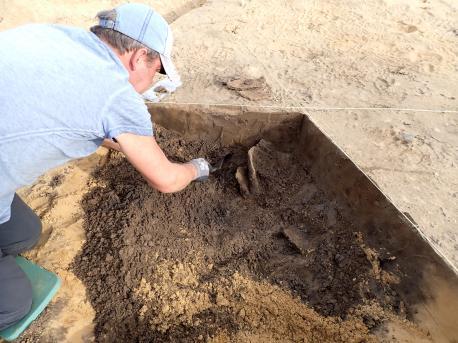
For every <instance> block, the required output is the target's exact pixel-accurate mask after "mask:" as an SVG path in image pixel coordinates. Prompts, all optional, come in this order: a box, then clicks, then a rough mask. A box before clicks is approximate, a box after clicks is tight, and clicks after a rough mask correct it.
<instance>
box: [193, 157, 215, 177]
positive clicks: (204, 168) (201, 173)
mask: <svg viewBox="0 0 458 343" xmlns="http://www.w3.org/2000/svg"><path fill="white" fill-rule="evenodd" d="M189 163H190V164H192V165H193V166H194V167H195V168H196V170H197V177H196V179H195V181H205V180H207V179H208V176H209V175H210V169H211V165H210V163H208V162H207V161H206V160H205V159H203V158H196V159H194V160H191V162H189Z"/></svg>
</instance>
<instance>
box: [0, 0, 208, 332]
mask: <svg viewBox="0 0 458 343" xmlns="http://www.w3.org/2000/svg"><path fill="white" fill-rule="evenodd" d="M98 19H99V25H97V26H95V27H93V28H91V31H92V32H86V31H85V30H81V29H77V28H69V27H64V26H57V25H27V26H23V27H19V28H16V29H13V30H9V31H5V32H2V33H0V46H1V49H0V330H2V329H5V328H7V327H9V326H11V325H13V324H14V323H16V322H17V321H19V320H20V319H21V318H22V317H23V316H25V315H26V314H27V312H28V311H29V310H30V306H31V302H32V290H31V285H30V282H29V281H28V280H27V278H26V276H25V274H24V273H23V272H22V270H21V269H20V268H19V267H18V266H17V265H16V263H15V260H14V258H13V256H15V255H17V254H19V253H21V252H23V251H25V250H27V249H30V248H31V247H33V246H34V245H35V244H36V242H37V241H38V239H39V236H40V233H41V222H40V220H39V218H38V217H37V216H36V215H35V214H34V213H33V211H32V210H31V209H30V208H29V207H28V206H27V205H26V204H25V203H24V202H23V201H22V200H21V199H20V198H19V197H18V196H17V195H16V194H15V191H16V190H17V189H18V188H19V187H22V186H24V185H27V184H30V183H32V182H33V181H34V180H35V179H36V178H37V177H38V176H40V175H41V174H43V173H44V172H45V171H46V170H49V169H51V168H54V167H56V166H58V165H61V164H63V163H65V162H67V161H69V160H72V159H76V158H81V157H84V156H87V155H89V154H91V153H93V152H94V151H95V150H96V149H97V148H98V147H99V146H100V145H101V144H102V143H103V144H104V145H105V146H109V147H113V148H115V149H118V150H120V151H122V152H123V153H124V154H125V156H126V157H127V159H128V160H129V161H130V162H131V163H132V165H133V166H134V167H135V168H136V169H137V170H138V171H139V172H140V173H141V174H142V175H143V176H144V178H145V179H146V181H147V182H148V183H149V184H150V185H151V186H152V187H154V188H156V189H157V190H159V191H161V192H167V193H168V192H176V191H179V190H181V189H183V188H185V187H186V186H187V185H188V184H189V183H190V182H192V181H193V180H201V179H205V178H206V177H208V174H209V164H208V163H207V162H206V161H205V160H204V159H196V160H192V161H191V162H189V163H186V164H176V163H172V162H170V161H169V160H168V159H167V158H166V156H165V155H164V153H163V152H162V150H161V149H160V148H159V146H158V145H157V143H156V141H155V139H154V137H153V128H152V123H151V119H150V115H149V113H148V111H147V109H146V106H145V104H144V102H143V100H142V97H141V96H140V94H139V93H143V92H145V91H146V90H147V89H148V88H150V87H151V85H152V83H153V78H154V76H155V74H156V72H160V73H162V74H166V75H167V77H168V78H169V79H170V81H171V82H172V83H174V84H178V83H179V82H180V79H179V77H178V74H177V73H176V71H175V68H174V66H173V64H172V61H171V47H172V33H171V30H170V27H169V25H168V24H167V22H166V21H165V20H164V19H163V18H162V17H161V16H160V15H159V14H158V13H156V12H155V11H154V10H152V9H151V8H149V7H148V6H145V5H140V4H125V5H122V6H119V7H117V8H116V9H114V10H111V11H104V12H101V13H99V14H98Z"/></svg>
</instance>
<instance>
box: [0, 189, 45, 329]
mask: <svg viewBox="0 0 458 343" xmlns="http://www.w3.org/2000/svg"><path fill="white" fill-rule="evenodd" d="M40 234H41V221H40V218H38V216H37V215H36V214H35V213H34V212H33V211H32V209H31V208H30V207H28V206H27V205H26V204H25V203H24V202H23V201H22V200H21V198H19V196H18V195H17V194H16V195H15V196H14V199H13V203H12V205H11V219H10V220H9V221H7V222H6V223H3V224H0V330H3V329H5V328H7V327H9V326H11V325H13V324H15V323H16V322H18V321H19V320H20V319H21V318H22V317H24V316H25V315H26V314H27V313H28V312H29V310H30V307H31V305H32V286H31V284H30V281H29V279H28V278H27V277H26V275H25V274H24V272H23V271H22V269H21V268H19V266H18V265H17V264H16V262H15V260H14V256H16V255H18V254H20V253H22V252H24V251H26V250H29V249H30V248H32V247H33V246H34V245H35V244H36V243H37V242H38V239H39V238H40Z"/></svg>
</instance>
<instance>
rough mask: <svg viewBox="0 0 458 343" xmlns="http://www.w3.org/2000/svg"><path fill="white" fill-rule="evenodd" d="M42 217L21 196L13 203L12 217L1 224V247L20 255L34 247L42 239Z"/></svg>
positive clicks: (8, 252) (10, 252) (6, 251)
mask: <svg viewBox="0 0 458 343" xmlns="http://www.w3.org/2000/svg"><path fill="white" fill-rule="evenodd" d="M41 230H42V224H41V220H40V218H39V217H38V216H37V215H36V214H35V213H34V212H33V211H32V209H31V208H30V207H28V206H27V205H26V204H25V203H24V201H22V199H21V198H19V196H17V195H15V197H14V199H13V203H12V205H11V219H10V220H9V221H8V222H6V223H3V224H1V225H0V249H2V250H3V253H4V254H8V255H18V254H20V253H22V252H24V251H26V250H29V249H31V248H33V247H34V246H35V245H36V244H37V242H38V240H39V239H40V235H41Z"/></svg>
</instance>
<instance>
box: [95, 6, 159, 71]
mask: <svg viewBox="0 0 458 343" xmlns="http://www.w3.org/2000/svg"><path fill="white" fill-rule="evenodd" d="M96 17H97V18H98V19H99V20H101V19H105V20H111V21H116V11H115V10H107V11H101V12H99V13H97V16H96ZM91 32H92V33H93V34H95V35H96V36H97V37H99V38H100V39H101V40H103V41H105V42H107V43H108V44H110V45H111V46H112V47H113V48H115V49H116V50H118V51H119V52H120V53H121V54H124V53H126V52H130V51H136V50H138V49H146V50H147V55H146V57H147V59H148V62H153V61H154V60H155V59H156V58H158V57H159V53H158V52H157V51H154V50H153V49H150V48H148V47H147V46H145V45H144V44H142V43H140V42H139V41H136V40H135V39H132V38H130V37H129V36H126V35H125V34H123V33H121V32H118V31H115V30H113V29H109V28H106V27H102V26H100V25H96V26H93V27H91Z"/></svg>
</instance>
